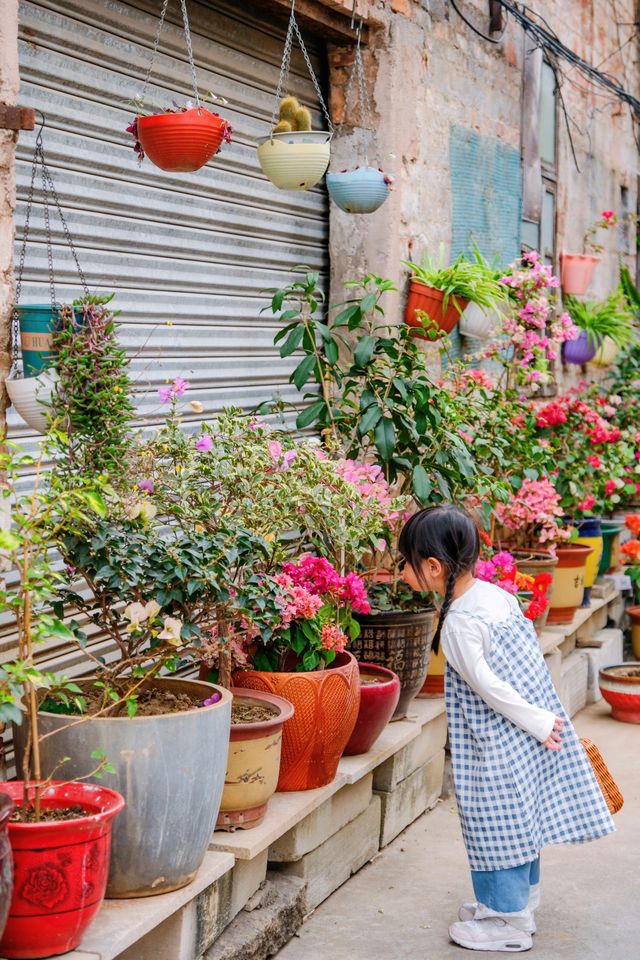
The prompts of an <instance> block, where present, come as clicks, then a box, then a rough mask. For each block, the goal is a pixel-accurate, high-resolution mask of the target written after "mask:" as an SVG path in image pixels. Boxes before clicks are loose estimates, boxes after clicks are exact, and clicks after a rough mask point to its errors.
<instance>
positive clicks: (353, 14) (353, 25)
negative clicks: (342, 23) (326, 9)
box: [351, 0, 358, 30]
mask: <svg viewBox="0 0 640 960" xmlns="http://www.w3.org/2000/svg"><path fill="white" fill-rule="evenodd" d="M357 8H358V0H353V8H352V10H351V29H352V30H353V29H354V27H355V22H356V13H357Z"/></svg>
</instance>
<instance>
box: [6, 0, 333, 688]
mask: <svg viewBox="0 0 640 960" xmlns="http://www.w3.org/2000/svg"><path fill="white" fill-rule="evenodd" d="M160 6H161V4H160V0H157V2H156V0H154V2H151V0H134V2H131V3H125V2H120V0H109V2H108V3H106V2H104V0H38V2H31V0H24V2H22V3H21V12H20V20H21V23H20V59H21V79H22V87H21V90H20V102H21V103H23V104H28V105H32V106H35V107H38V108H40V109H41V110H42V111H43V112H44V113H45V114H46V128H45V133H44V144H45V151H46V154H47V157H48V161H49V164H50V168H51V171H52V173H53V177H54V180H55V183H56V187H57V190H58V194H59V197H60V201H61V204H62V207H63V209H64V212H65V215H66V217H67V220H68V223H69V227H70V230H71V233H72V235H73V237H74V241H75V243H76V247H77V251H78V255H79V258H80V262H81V264H82V266H83V269H84V271H85V273H86V276H87V281H88V284H89V288H90V289H92V290H100V291H112V290H115V291H116V293H117V296H116V299H115V304H116V306H117V308H118V309H119V310H120V311H121V317H120V319H121V321H122V331H121V336H122V338H123V341H124V343H125V344H126V346H127V349H128V351H129V352H130V355H131V356H132V358H133V359H132V370H133V375H134V377H135V382H136V400H137V406H138V411H139V414H140V416H141V417H143V418H144V419H145V420H146V421H147V422H153V420H155V419H157V418H158V417H159V416H160V415H161V412H162V411H161V408H160V405H159V402H158V400H157V394H156V391H157V388H158V386H159V385H161V384H162V383H164V381H165V379H166V378H168V377H171V378H172V377H174V376H176V375H180V376H183V377H185V378H186V379H188V380H189V381H190V382H191V384H192V390H191V392H190V397H191V398H193V399H198V400H200V401H201V402H202V403H203V405H204V408H205V412H204V414H203V415H202V417H201V418H197V417H196V416H195V415H192V416H193V419H194V420H197V419H205V420H206V419H208V418H211V417H212V416H215V413H216V412H217V411H219V410H220V409H221V407H222V406H224V405H229V404H238V405H242V406H247V407H251V406H253V405H255V404H257V403H259V402H261V401H262V400H265V399H267V398H269V397H270V396H272V395H273V394H274V393H275V392H276V391H279V392H281V394H282V395H283V396H284V397H285V398H290V399H293V397H294V396H295V395H296V391H295V388H292V387H290V386H289V385H288V383H287V380H288V375H289V372H290V370H291V368H292V367H291V365H288V364H287V362H286V361H283V360H281V359H280V358H279V357H278V355H277V352H276V351H275V350H274V348H273V346H272V339H273V334H274V332H275V329H276V325H275V324H274V322H273V320H270V319H269V316H268V315H267V314H265V315H263V316H262V317H261V316H260V314H259V310H260V308H261V307H262V306H263V305H264V303H265V302H266V297H265V296H264V295H263V294H262V291H263V290H264V289H265V288H267V287H271V286H276V285H281V284H282V281H283V279H286V276H287V274H288V271H289V269H290V267H291V266H293V265H295V264H299V263H307V264H309V265H310V266H311V267H313V268H314V269H316V270H319V271H320V273H321V274H322V275H323V276H325V277H326V273H327V263H328V252H327V240H328V211H327V200H326V194H325V192H324V188H322V189H319V188H318V189H316V190H313V191H309V192H306V193H284V192H281V191H279V190H277V189H276V188H275V187H274V186H273V185H272V184H270V183H269V182H268V181H267V180H266V179H265V178H264V177H263V175H262V173H261V171H260V168H259V165H258V161H257V158H256V154H255V139H256V138H257V137H259V136H261V135H264V134H265V133H266V132H267V131H268V123H269V120H270V118H271V110H272V105H273V94H274V91H275V88H276V85H277V80H278V74H279V69H280V57H281V54H282V48H283V43H284V36H285V28H284V26H282V25H281V24H280V23H277V24H274V23H271V22H269V21H268V20H267V19H266V18H264V17H262V16H261V14H260V5H259V3H256V4H253V5H251V4H248V3H236V2H225V0H199V2H196V0H189V16H190V24H191V31H192V35H193V47H194V54H195V59H196V65H197V68H198V78H199V86H200V89H201V90H213V91H214V92H215V93H216V94H217V95H218V96H222V97H225V98H226V99H227V100H228V101H229V103H228V105H227V106H225V107H224V108H221V112H223V114H224V115H225V116H226V117H227V118H228V119H229V120H230V122H231V123H232V125H233V128H234V138H233V139H234V142H233V144H232V145H231V146H226V147H225V148H224V149H223V151H222V153H221V154H219V155H218V157H216V158H214V160H213V161H212V162H211V163H210V164H209V165H208V166H207V167H205V168H204V169H202V170H200V171H198V172H196V173H193V174H170V173H164V172H163V171H161V170H158V169H157V168H156V167H154V166H152V165H151V163H150V162H149V161H148V160H147V161H145V162H144V163H143V165H142V167H139V166H138V162H137V159H136V157H135V154H134V152H133V150H132V149H131V138H130V137H129V136H128V135H127V134H125V132H124V131H125V127H126V126H127V124H128V123H129V120H130V118H131V116H132V114H133V110H132V108H131V107H130V106H129V105H128V104H127V103H126V102H125V101H126V100H127V99H129V98H131V97H132V96H134V95H136V94H138V93H140V91H141V88H142V80H143V78H144V74H145V71H146V68H147V65H148V62H149V57H150V53H151V49H152V46H153V39H154V36H155V31H156V28H157V17H158V13H159V10H160ZM309 52H310V54H311V56H312V59H313V61H314V67H316V68H318V69H320V68H319V55H320V52H321V51H320V50H319V49H318V48H314V47H313V46H312V45H311V44H310V45H309ZM291 90H292V92H294V93H295V94H296V95H298V96H299V97H300V98H301V99H302V100H303V102H305V103H306V104H313V103H315V95H314V92H313V87H312V84H311V80H310V78H309V76H308V74H307V72H306V69H305V67H304V63H303V61H302V57H301V55H300V54H299V51H294V55H293V58H292V77H291ZM189 95H190V90H189V70H188V66H187V64H186V63H185V61H184V44H183V37H182V34H181V23H180V20H179V8H178V4H177V3H173V4H171V6H170V10H169V17H168V21H167V24H166V27H165V30H164V32H163V38H162V44H161V48H160V52H159V55H158V57H157V58H156V70H155V73H154V78H153V79H152V83H151V85H150V88H149V98H148V99H149V102H151V103H153V104H155V105H158V106H160V107H161V106H163V105H165V104H170V103H171V101H172V100H174V99H177V100H182V99H183V98H187V97H189ZM314 121H315V122H317V123H318V124H320V122H321V120H320V116H319V115H318V114H316V116H315V117H314ZM34 136H35V135H33V134H23V135H22V136H21V137H20V143H19V153H18V163H17V183H18V210H17V234H18V237H17V239H18V241H19V240H20V237H21V230H22V226H23V217H24V200H25V198H26V191H27V188H28V181H29V176H30V160H31V156H32V149H33V143H34ZM37 201H38V197H36V204H35V206H34V210H33V214H32V237H33V241H34V242H33V243H32V244H31V248H30V250H29V251H28V255H27V264H26V273H25V284H24V295H23V302H32V303H33V302H46V301H47V300H48V287H47V277H46V246H45V242H44V241H45V236H44V218H43V211H42V207H41V206H40V205H38V202H37ZM53 226H54V229H55V230H56V231H57V232H56V233H55V237H54V258H55V264H56V275H57V293H58V298H59V299H60V300H63V301H64V300H67V301H68V300H70V299H72V298H73V297H74V296H76V295H78V292H79V291H78V287H77V285H76V280H77V276H76V274H75V272H74V268H73V262H72V260H71V257H70V255H69V253H68V251H67V249H66V248H65V246H64V244H63V243H62V242H61V231H60V228H59V224H58V223H57V221H56V219H55V218H54V221H53ZM169 323H170V324H171V325H168V324H169ZM9 423H10V427H11V434H12V436H13V437H14V438H15V439H18V440H20V441H21V442H23V443H24V446H25V448H27V449H31V450H33V449H34V448H35V442H36V439H37V438H35V437H34V435H33V434H32V433H30V431H29V430H28V428H26V427H25V426H24V424H22V421H20V420H19V418H18V417H17V416H16V415H15V412H13V411H10V412H9ZM2 635H4V636H3V639H2V640H0V650H1V651H2V654H0V655H4V656H7V654H9V651H10V649H11V647H12V646H13V643H12V639H11V625H10V623H8V622H7V620H5V621H4V623H3V622H2V620H1V619H0V636H2ZM93 645H94V646H93V649H94V652H95V653H96V654H99V655H103V656H105V655H106V656H108V644H107V643H106V641H105V640H104V638H102V637H100V636H96V637H95V638H94V640H93ZM43 659H44V660H46V663H47V666H48V667H49V668H50V669H54V670H57V671H61V672H67V673H69V674H70V675H75V674H77V673H78V672H79V671H80V670H82V669H86V660H84V658H83V657H82V656H81V655H78V654H77V653H75V652H72V651H69V650H68V649H67V648H64V647H55V646H52V647H51V648H50V649H48V650H43Z"/></svg>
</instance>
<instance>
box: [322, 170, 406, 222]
mask: <svg viewBox="0 0 640 960" xmlns="http://www.w3.org/2000/svg"><path fill="white" fill-rule="evenodd" d="M390 183H391V177H390V176H389V175H388V174H386V173H385V172H384V170H376V169H375V168H374V167H356V168H355V170H343V171H342V173H328V174H327V189H328V190H329V193H330V194H331V197H332V199H333V200H334V201H335V203H337V205H338V206H339V207H340V209H341V210H344V211H345V212H346V213H373V212H374V211H375V210H377V209H378V207H381V206H382V204H383V203H384V201H385V200H386V199H387V197H388V196H389V185H390Z"/></svg>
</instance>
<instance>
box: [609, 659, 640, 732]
mask: <svg viewBox="0 0 640 960" xmlns="http://www.w3.org/2000/svg"><path fill="white" fill-rule="evenodd" d="M629 670H636V671H637V674H638V675H637V676H628V672H629ZM599 681H600V691H601V693H602V696H603V697H604V699H605V700H606V701H607V703H608V704H609V705H610V706H611V716H612V717H613V719H614V720H621V721H622V723H640V662H638V663H621V664H617V665H616V666H613V667H604V669H602V670H601V671H600V677H599Z"/></svg>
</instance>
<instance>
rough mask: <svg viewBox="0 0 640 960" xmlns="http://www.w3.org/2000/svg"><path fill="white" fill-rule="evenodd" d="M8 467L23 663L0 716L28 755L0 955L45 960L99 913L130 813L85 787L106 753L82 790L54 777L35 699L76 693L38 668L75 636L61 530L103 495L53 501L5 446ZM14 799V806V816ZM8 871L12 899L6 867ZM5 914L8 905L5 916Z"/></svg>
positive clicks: (1, 539) (1, 602) (15, 789)
mask: <svg viewBox="0 0 640 960" xmlns="http://www.w3.org/2000/svg"><path fill="white" fill-rule="evenodd" d="M1 461H2V462H1V468H2V471H3V474H4V476H5V482H6V484H7V487H6V489H8V490H10V491H11V496H12V499H13V511H12V524H11V527H10V529H8V530H3V531H2V532H1V533H0V543H1V545H2V549H3V552H4V553H5V554H6V555H7V556H8V557H9V558H10V561H11V564H12V566H13V567H14V569H15V577H13V578H11V579H10V580H8V581H7V582H6V583H4V582H3V585H2V589H1V590H0V611H1V612H2V613H3V615H4V616H9V617H12V618H15V621H16V625H17V633H18V650H17V657H16V659H15V660H12V661H9V662H8V663H4V664H3V667H2V682H1V689H2V706H1V708H0V716H1V717H2V720H3V721H5V722H6V721H12V722H13V723H14V726H15V732H16V733H18V732H22V734H23V737H22V744H21V745H22V750H20V749H18V751H17V766H18V770H19V771H20V774H21V779H19V780H17V781H12V782H9V783H3V784H2V796H3V798H4V799H3V805H2V809H3V821H4V829H5V831H6V827H7V824H6V820H7V818H8V814H9V813H11V808H12V807H13V812H12V813H11V819H10V820H9V823H8V834H9V840H10V843H11V848H12V851H13V867H14V874H15V882H14V887H13V896H12V899H11V906H10V908H9V915H8V920H7V924H6V928H5V929H4V934H3V936H2V939H1V940H0V952H2V955H3V957H8V958H11V957H48V956H50V955H51V954H59V953H65V952H66V951H68V950H73V949H75V947H77V946H78V944H79V942H80V940H81V938H82V935H83V933H84V931H85V929H86V928H87V926H88V924H89V923H90V922H91V920H92V919H93V917H94V916H95V915H96V913H97V912H98V910H99V909H100V906H101V903H102V900H103V898H104V894H105V887H106V882H107V871H108V863H109V845H110V840H111V829H112V821H113V819H114V818H115V817H116V815H117V814H118V813H119V812H120V811H121V810H122V808H123V806H124V801H123V798H122V797H121V796H120V795H119V794H118V793H116V792H115V791H114V790H112V789H107V788H106V787H104V786H95V785H90V784H87V783H82V782H79V781H80V780H82V779H85V778H86V777H87V776H92V777H94V778H99V777H101V775H102V773H103V772H105V771H106V772H108V771H109V770H110V766H109V763H108V758H106V757H105V756H104V754H99V753H97V752H92V751H88V750H85V751H84V753H83V757H82V766H83V769H82V771H81V773H79V774H78V778H79V779H78V780H77V781H76V782H69V781H59V780H56V779H55V777H56V775H59V774H60V772H62V773H64V775H66V776H69V775H71V776H73V774H70V771H69V770H68V769H64V759H63V758H61V762H60V763H59V764H55V765H52V766H50V765H49V764H48V763H47V761H46V757H45V756H44V751H43V740H44V734H43V731H42V730H41V728H40V725H39V714H38V691H46V690H47V689H48V688H52V687H54V685H55V689H56V690H57V691H58V692H59V694H60V696H63V697H73V696H75V694H76V692H77V690H78V688H77V687H76V686H75V684H73V683H71V682H70V681H68V680H66V678H64V677H63V678H60V679H58V680H55V678H54V677H52V676H51V675H50V674H45V673H43V672H42V671H41V670H39V669H38V667H37V665H36V662H35V647H36V645H37V644H39V643H43V642H45V641H51V640H52V639H56V640H66V639H69V638H70V637H71V633H70V631H69V629H68V628H67V627H66V626H65V624H64V623H63V622H62V620H61V619H60V618H58V617H57V616H55V615H54V614H52V613H51V612H50V609H51V608H50V605H51V601H52V599H53V597H54V596H55V590H56V587H57V583H58V581H59V574H58V573H57V572H56V569H55V566H54V563H53V560H52V551H53V547H54V544H55V533H54V531H55V528H56V527H57V526H58V525H60V524H61V523H64V524H67V525H69V526H72V525H74V524H83V523H85V522H86V521H87V519H88V518H89V516H91V515H92V514H94V513H95V512H98V513H100V512H101V511H102V508H103V507H102V500H101V497H100V493H99V491H98V490H96V489H95V488H94V487H92V486H90V485H88V484H82V483H78V484H77V485H76V486H75V488H73V489H70V490H68V491H58V492H57V493H56V494H55V495H53V494H52V492H51V491H50V490H49V489H47V487H46V485H45V484H44V483H43V482H42V479H43V478H42V460H41V459H40V460H39V461H38V462H35V463H34V461H33V459H32V458H30V457H28V456H26V455H23V454H22V453H21V452H20V451H19V450H17V449H16V448H12V447H8V448H7V447H5V451H4V453H3V454H2V455H1ZM25 468H27V469H29V468H30V469H31V470H35V480H34V483H33V487H32V489H31V490H28V491H27V492H26V493H23V492H22V491H21V489H20V488H19V487H17V482H19V478H20V475H21V472H22V471H23V470H24V469H25ZM20 688H21V689H20ZM20 694H21V703H20V700H19V698H20ZM89 753H91V755H92V756H91V758H90V757H89ZM92 767H93V768H94V769H93V770H92V769H91V768H92ZM7 798H9V800H10V801H12V802H10V803H9V810H7ZM61 851H62V852H61ZM3 861H4V858H3ZM2 872H3V877H2V881H3V882H2V884H1V887H2V891H3V893H4V894H5V895H6V893H7V887H6V882H7V871H6V863H4V862H3V871H2ZM6 906H7V904H6V901H5V902H3V903H2V912H3V914H5V915H6Z"/></svg>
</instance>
